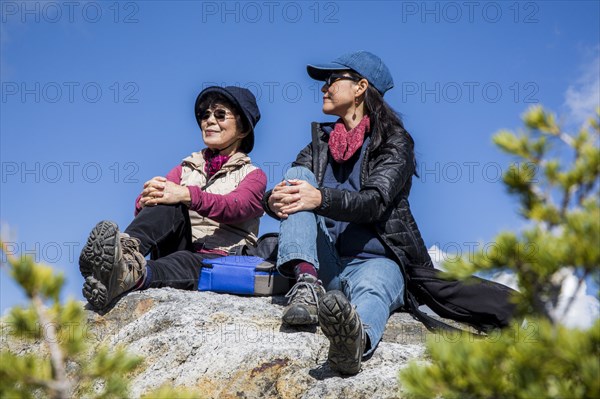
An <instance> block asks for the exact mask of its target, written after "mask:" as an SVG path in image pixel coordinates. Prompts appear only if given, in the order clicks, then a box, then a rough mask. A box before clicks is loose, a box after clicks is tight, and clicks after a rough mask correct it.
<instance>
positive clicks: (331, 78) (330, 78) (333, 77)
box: [325, 73, 362, 86]
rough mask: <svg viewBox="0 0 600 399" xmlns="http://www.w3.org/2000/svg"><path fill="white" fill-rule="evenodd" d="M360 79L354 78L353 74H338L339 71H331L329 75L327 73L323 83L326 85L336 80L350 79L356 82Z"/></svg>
mask: <svg viewBox="0 0 600 399" xmlns="http://www.w3.org/2000/svg"><path fill="white" fill-rule="evenodd" d="M361 79H362V78H355V77H354V76H346V75H342V74H339V73H332V74H331V75H329V76H328V77H327V79H325V84H326V85H327V86H331V85H332V84H334V83H335V82H337V81H338V80H351V81H353V82H358V81H360V80H361Z"/></svg>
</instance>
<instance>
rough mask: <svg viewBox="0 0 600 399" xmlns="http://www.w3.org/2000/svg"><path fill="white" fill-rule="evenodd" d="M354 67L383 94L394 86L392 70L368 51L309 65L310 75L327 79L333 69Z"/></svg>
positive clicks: (316, 78) (319, 78)
mask: <svg viewBox="0 0 600 399" xmlns="http://www.w3.org/2000/svg"><path fill="white" fill-rule="evenodd" d="M343 69H352V70H353V71H355V72H356V73H358V74H359V75H360V76H362V77H364V78H365V79H367V80H368V81H369V83H370V84H371V85H372V86H373V87H375V88H376V89H377V91H378V92H379V93H380V94H381V95H382V96H383V95H384V94H385V92H386V91H388V90H389V89H391V88H392V87H394V79H392V75H391V74H390V70H389V69H388V67H387V66H386V65H385V64H384V63H383V61H382V60H381V58H379V57H377V56H376V55H375V54H373V53H369V52H368V51H356V52H354V53H348V54H344V55H342V56H340V57H338V58H336V59H335V60H333V61H331V62H330V63H328V64H318V65H307V66H306V70H307V72H308V75H309V76H310V77H311V78H313V79H315V80H323V81H324V80H327V77H328V76H329V75H330V74H331V72H332V71H339V70H343Z"/></svg>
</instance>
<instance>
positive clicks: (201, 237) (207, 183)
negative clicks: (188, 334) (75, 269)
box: [79, 86, 266, 309]
mask: <svg viewBox="0 0 600 399" xmlns="http://www.w3.org/2000/svg"><path fill="white" fill-rule="evenodd" d="M194 108H195V113H196V120H197V122H198V125H199V126H200V129H201V130H202V140H203V141H204V145H205V146H206V148H204V149H203V150H201V151H198V152H195V153H193V154H192V155H190V156H189V157H187V158H185V159H184V160H183V161H182V162H181V164H179V165H177V166H176V167H175V168H173V169H172V170H171V171H170V172H169V173H168V174H167V175H166V176H165V177H162V176H157V177H154V178H152V179H151V180H149V181H147V182H146V183H145V184H144V187H143V191H142V193H141V194H140V195H139V196H138V198H137V199H136V202H135V214H136V217H135V219H134V220H133V221H132V222H131V224H130V225H129V226H128V227H127V228H126V229H125V231H124V232H123V233H120V232H119V229H118V227H117V225H116V224H115V223H113V222H109V221H102V222H100V223H98V224H97V225H96V227H94V229H93V230H92V232H91V234H90V236H89V238H88V240H87V243H86V244H85V246H84V248H83V250H82V251H81V255H80V258H79V266H80V271H81V274H82V275H83V277H84V279H85V283H84V285H83V295H84V296H85V298H86V299H87V300H88V302H89V303H90V304H91V305H92V307H94V308H96V309H104V308H106V307H107V306H108V305H110V304H111V303H112V302H113V300H114V299H115V298H117V297H119V296H120V295H122V294H123V293H126V292H129V291H132V290H135V289H145V288H149V287H154V288H157V287H165V286H168V287H174V288H181V289H188V290H193V289H197V286H198V278H199V270H200V265H201V262H202V260H203V259H206V258H215V257H220V256H225V255H228V254H229V253H230V252H234V251H235V250H236V248H238V247H240V246H243V245H254V244H255V243H256V239H257V237H256V235H257V234H258V224H259V218H260V217H261V216H262V214H263V210H262V207H261V203H260V200H261V198H262V196H263V194H264V192H265V188H266V176H265V174H264V173H263V172H262V170H260V169H258V168H257V167H255V166H253V165H252V164H251V161H250V157H248V155H247V154H248V153H250V151H252V148H253V147H254V128H255V126H256V123H257V122H258V120H259V119H260V112H259V109H258V106H257V104H256V99H255V97H254V95H253V94H252V93H251V92H250V91H249V90H247V89H243V88H239V87H224V88H222V87H217V86H212V87H208V88H206V89H205V90H203V91H202V92H201V93H200V94H199V95H198V98H197V99H196V104H195V107H194ZM150 253H151V254H152V260H148V261H146V259H145V256H146V255H148V254H150Z"/></svg>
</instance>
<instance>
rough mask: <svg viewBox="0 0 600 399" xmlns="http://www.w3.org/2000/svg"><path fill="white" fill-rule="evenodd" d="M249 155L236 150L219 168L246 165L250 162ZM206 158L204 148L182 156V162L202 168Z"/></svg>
mask: <svg viewBox="0 0 600 399" xmlns="http://www.w3.org/2000/svg"><path fill="white" fill-rule="evenodd" d="M251 162H252V161H251V160H250V157H249V156H248V155H246V154H244V153H243V152H236V153H235V154H233V155H232V156H231V157H230V158H229V160H228V161H227V162H226V163H225V164H224V165H223V166H222V167H221V169H229V168H235V167H239V166H242V165H247V164H249V163H251ZM205 163H206V160H205V159H204V150H202V151H198V152H194V153H193V154H192V155H190V156H189V157H187V158H184V160H183V164H184V165H189V166H190V167H191V168H193V169H199V170H204V164H205Z"/></svg>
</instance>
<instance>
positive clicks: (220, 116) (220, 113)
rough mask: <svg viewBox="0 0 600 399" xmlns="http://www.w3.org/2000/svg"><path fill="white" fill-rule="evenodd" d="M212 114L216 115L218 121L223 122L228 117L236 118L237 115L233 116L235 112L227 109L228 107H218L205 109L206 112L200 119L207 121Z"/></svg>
mask: <svg viewBox="0 0 600 399" xmlns="http://www.w3.org/2000/svg"><path fill="white" fill-rule="evenodd" d="M211 115H214V116H215V119H216V120H217V122H223V121H225V119H228V118H235V116H233V114H232V113H231V112H229V111H227V110H226V109H223V108H217V109H215V110H214V111H209V110H206V111H204V113H203V114H202V117H201V118H200V119H201V120H203V121H206V120H208V119H210V116H211Z"/></svg>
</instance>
